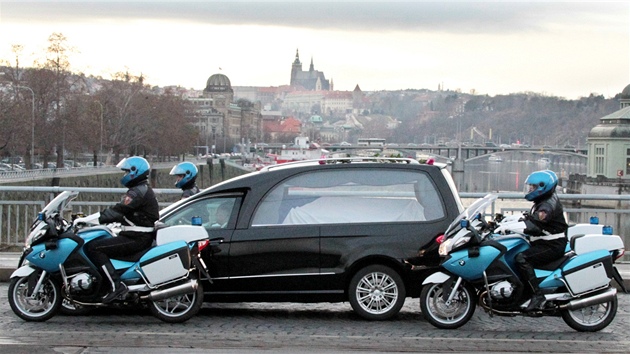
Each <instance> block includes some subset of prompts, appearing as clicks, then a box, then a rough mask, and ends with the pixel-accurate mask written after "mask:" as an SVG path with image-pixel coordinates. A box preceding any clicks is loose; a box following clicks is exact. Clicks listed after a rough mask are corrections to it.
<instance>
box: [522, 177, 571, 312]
mask: <svg viewBox="0 0 630 354" xmlns="http://www.w3.org/2000/svg"><path fill="white" fill-rule="evenodd" d="M557 185H558V177H557V176H556V174H555V173H554V172H553V171H550V170H544V171H537V172H533V173H532V174H530V175H529V176H528V177H527V179H526V180H525V186H526V188H527V190H526V194H525V199H527V200H529V201H530V202H534V205H533V206H532V208H531V210H530V212H529V213H528V214H525V215H524V220H523V221H524V222H525V226H526V228H525V230H524V233H525V234H527V235H529V240H530V248H529V249H527V250H525V251H523V252H521V253H519V254H518V255H516V258H515V260H516V264H517V266H518V268H519V271H520V273H521V277H522V278H524V280H525V281H526V282H528V283H529V285H530V286H531V288H532V291H533V296H532V298H531V300H530V302H529V305H528V306H527V309H526V311H532V310H536V309H539V308H540V306H541V305H542V304H543V303H544V302H545V296H544V295H543V294H542V293H541V291H540V288H539V287H538V279H537V278H536V273H535V272H534V267H536V266H541V265H544V264H547V263H549V262H552V261H554V260H556V259H558V258H560V257H562V256H563V255H564V252H565V247H566V245H567V236H566V232H567V229H568V225H567V222H566V220H565V218H564V211H563V208H562V204H560V200H559V198H558V195H557V194H556V191H555V190H556V186H557Z"/></svg>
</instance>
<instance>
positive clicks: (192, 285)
mask: <svg viewBox="0 0 630 354" xmlns="http://www.w3.org/2000/svg"><path fill="white" fill-rule="evenodd" d="M197 285H198V284H197V279H191V280H190V281H189V282H186V283H184V284H181V285H177V286H174V287H172V288H168V289H163V290H156V291H152V292H151V293H149V295H147V296H143V297H142V299H144V300H151V301H158V300H164V299H168V298H169V297H173V296H177V295H184V294H190V293H194V292H195V291H196V290H197Z"/></svg>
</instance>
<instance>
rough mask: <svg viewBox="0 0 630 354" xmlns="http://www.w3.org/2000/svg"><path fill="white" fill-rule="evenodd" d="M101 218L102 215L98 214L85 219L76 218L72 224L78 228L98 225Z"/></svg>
mask: <svg viewBox="0 0 630 354" xmlns="http://www.w3.org/2000/svg"><path fill="white" fill-rule="evenodd" d="M99 216H100V213H96V214H92V215H88V216H86V217H83V218H76V219H74V221H73V222H72V226H74V227H77V226H85V225H98V224H99V223H98V217H99Z"/></svg>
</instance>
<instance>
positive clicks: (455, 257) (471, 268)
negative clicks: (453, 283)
mask: <svg viewBox="0 0 630 354" xmlns="http://www.w3.org/2000/svg"><path fill="white" fill-rule="evenodd" d="M468 251H469V249H462V250H459V251H456V252H453V253H451V254H450V256H451V257H450V258H449V259H447V260H446V261H445V262H444V263H442V267H444V269H446V270H447V271H449V272H451V273H452V274H455V275H458V276H460V277H462V278H464V279H466V280H469V281H472V280H476V279H480V278H482V277H483V272H484V270H486V269H487V268H488V267H489V266H490V264H491V263H492V262H494V260H495V259H497V257H499V256H500V255H501V252H500V251H499V250H498V249H496V248H494V247H492V246H482V247H479V254H478V255H476V252H474V253H471V254H469V252H468ZM471 255H472V256H471Z"/></svg>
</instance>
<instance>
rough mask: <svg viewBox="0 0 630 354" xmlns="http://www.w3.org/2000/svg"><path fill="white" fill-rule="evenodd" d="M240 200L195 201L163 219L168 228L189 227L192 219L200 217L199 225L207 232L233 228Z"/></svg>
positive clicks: (209, 199) (213, 199)
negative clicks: (174, 226)
mask: <svg viewBox="0 0 630 354" xmlns="http://www.w3.org/2000/svg"><path fill="white" fill-rule="evenodd" d="M238 205H240V198H237V197H221V198H206V199H200V200H196V201H194V202H193V203H191V204H189V205H186V206H184V207H183V208H181V209H180V210H178V211H176V212H175V213H173V214H171V215H169V216H168V217H166V218H164V220H163V221H164V223H165V224H166V225H168V226H173V225H190V224H191V220H192V218H193V217H200V218H201V224H202V225H203V227H205V228H206V229H208V230H212V229H225V228H230V226H233V222H234V218H233V216H234V213H235V209H238V208H235V206H238Z"/></svg>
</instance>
